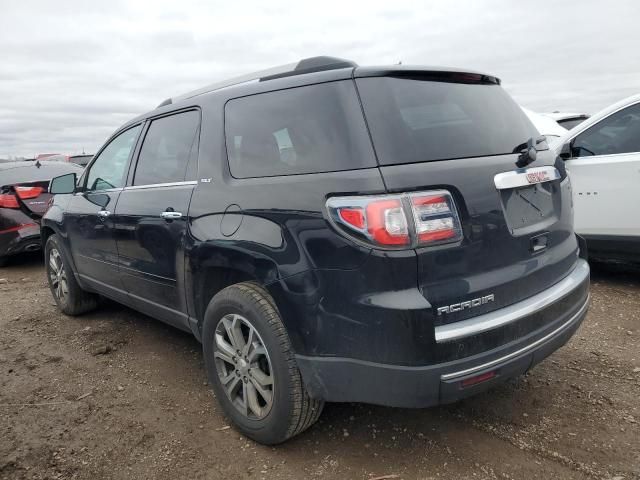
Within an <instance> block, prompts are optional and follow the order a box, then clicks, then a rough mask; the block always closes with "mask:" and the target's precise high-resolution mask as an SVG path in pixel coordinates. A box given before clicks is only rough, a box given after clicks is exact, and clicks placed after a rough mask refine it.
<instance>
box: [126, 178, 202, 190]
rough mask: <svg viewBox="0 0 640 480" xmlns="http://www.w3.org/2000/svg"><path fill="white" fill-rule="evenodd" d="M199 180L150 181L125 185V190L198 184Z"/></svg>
mask: <svg viewBox="0 0 640 480" xmlns="http://www.w3.org/2000/svg"><path fill="white" fill-rule="evenodd" d="M197 184H198V181H197V180H189V181H186V182H169V183H150V184H148V185H130V186H128V187H124V190H145V189H147V188H161V187H182V186H185V185H197Z"/></svg>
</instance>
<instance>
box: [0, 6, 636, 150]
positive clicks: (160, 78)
mask: <svg viewBox="0 0 640 480" xmlns="http://www.w3.org/2000/svg"><path fill="white" fill-rule="evenodd" d="M639 20H640V1H638V0H628V1H625V0H609V1H607V2H604V1H585V0H575V1H562V0H556V1H546V0H538V1H510V0H503V1H500V0H496V1H466V2H463V1H455V2H450V1H444V0H438V1H432V2H427V1H419V2H403V1H401V0H384V1H380V2H378V1H374V0H367V1H363V2H349V1H348V0H340V1H333V0H322V1H312V2H304V1H300V0H297V1H293V2H279V1H278V0H267V1H265V0H260V1H255V2H243V1H240V0H235V1H234V0H226V1H190V0H179V1H176V0H169V1H164V0H152V1H135V2H134V1H128V2H127V1H118V0H108V1H96V2H93V1H84V0H82V1H66V0H58V1H49V0H44V1H31V0H0V61H1V62H2V63H1V66H0V97H1V99H2V102H1V103H0V157H6V156H8V155H25V156H33V155H35V154H38V153H46V152H52V153H53V152H57V153H79V152H81V151H82V150H83V149H84V150H85V151H86V152H87V153H93V152H95V150H96V149H97V148H98V147H99V146H100V145H101V144H102V143H103V142H104V140H105V139H106V137H107V136H109V134H110V133H112V132H113V130H115V129H116V128H117V127H118V126H119V125H121V124H122V123H124V122H125V121H127V120H128V119H130V118H131V117H134V116H136V115H138V114H140V113H143V112H145V111H147V110H150V109H152V108H154V107H155V106H156V105H157V104H158V103H159V102H160V101H162V100H163V99H165V98H167V97H170V96H175V95H178V94H180V93H184V92H186V91H189V90H192V89H195V88H198V87H201V86H204V85H206V84H209V83H213V82H214V81H217V80H222V79H225V78H228V77H230V76H235V75H240V74H243V73H247V72H251V71H253V70H259V69H263V68H267V67H271V66H275V65H280V64H286V63H290V62H293V61H296V60H299V59H301V58H305V57H310V56H315V55H334V56H340V57H344V58H349V59H352V60H355V61H356V62H358V63H359V64H361V65H367V64H368V65H372V64H389V63H397V62H398V61H402V63H404V64H426V65H446V66H457V67H466V68H470V69H475V70H481V71H486V72H487V73H491V74H494V75H497V76H498V77H500V78H501V79H502V81H503V85H504V87H505V88H506V89H507V90H508V91H509V92H510V93H511V94H512V95H513V96H514V97H515V98H516V100H517V101H518V102H519V103H520V104H521V105H523V106H526V107H529V108H531V109H533V110H536V111H540V112H544V111H553V110H561V111H562V110H564V111H580V112H582V111H586V112H590V113H593V112H595V111H597V110H599V109H601V108H603V107H605V106H607V105H608V104H610V103H613V102H614V101H617V100H619V99H621V98H624V97H626V96H629V95H632V94H634V93H638V92H640V55H639V53H638V47H640V28H639V27H638V21H639Z"/></svg>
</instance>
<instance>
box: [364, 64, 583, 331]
mask: <svg viewBox="0 0 640 480" xmlns="http://www.w3.org/2000/svg"><path fill="white" fill-rule="evenodd" d="M379 75H380V72H376V71H366V70H362V69H360V70H359V71H357V74H356V77H360V78H356V83H357V86H358V90H359V93H360V95H361V98H362V103H363V107H364V112H365V115H366V118H367V122H368V124H369V127H370V130H371V135H372V139H373V144H374V146H375V149H376V153H377V156H378V161H379V164H380V170H381V172H382V176H383V179H384V182H385V184H386V187H387V189H388V191H389V192H407V191H408V192H411V191H425V190H443V189H444V190H448V191H449V192H450V193H451V195H452V197H453V199H454V202H455V204H456V207H457V210H458V214H459V216H460V222H461V227H462V231H463V238H462V240H460V241H458V242H455V243H449V244H442V245H437V246H432V247H427V248H421V247H418V248H417V249H416V253H417V256H418V281H419V287H420V289H421V291H422V293H423V295H424V296H425V298H426V299H427V300H428V301H429V302H430V304H431V305H432V306H433V315H434V322H435V324H436V325H437V324H443V323H449V322H455V321H460V320H463V319H466V318H470V317H472V316H476V315H478V314H481V313H486V312H489V311H492V310H496V309H499V308H501V307H504V306H507V305H510V304H513V303H516V302H518V301H520V300H523V299H525V298H527V297H530V296H532V295H534V294H536V293H538V292H540V291H542V290H544V289H547V288H549V287H551V286H552V285H553V284H555V283H557V282H558V281H560V280H561V279H562V278H563V277H565V276H566V275H567V274H568V273H570V271H571V269H572V268H573V266H574V265H575V263H576V260H577V251H578V245H577V241H576V238H575V235H574V234H573V226H572V223H573V211H572V204H571V191H570V184H569V182H568V181H564V180H565V176H566V174H565V172H564V168H563V166H562V164H561V161H560V160H556V158H555V156H554V155H553V154H552V153H551V152H549V151H548V149H546V143H545V142H542V143H540V145H538V148H540V149H541V150H542V149H546V150H545V151H538V152H537V159H536V160H535V161H533V162H531V163H530V165H528V166H527V168H534V170H528V171H524V170H523V169H518V167H516V162H517V161H518V158H519V152H520V151H521V150H523V149H525V147H526V146H527V141H528V140H530V139H534V141H533V143H534V145H535V139H536V138H537V137H538V136H539V133H538V132H537V131H536V130H535V127H534V126H533V125H532V124H531V123H530V121H529V120H528V119H527V118H526V116H525V115H524V114H523V112H522V110H521V109H520V108H519V107H518V105H516V104H515V102H514V101H513V100H512V99H511V98H510V97H509V95H507V94H506V92H505V91H504V90H503V89H502V87H500V85H499V81H497V80H496V79H495V78H493V77H487V76H484V75H477V74H467V73H456V72H419V71H416V72H414V71H406V70H405V71H401V72H396V73H393V72H391V73H387V74H385V76H379ZM545 166H546V167H548V168H538V169H535V167H545ZM536 172H539V173H536ZM502 174H504V175H502ZM496 183H498V186H499V187H500V188H497V186H496ZM483 299H484V300H483ZM460 304H462V307H461V306H460ZM450 306H454V307H453V308H451V309H450V310H449V311H447V307H450ZM439 309H442V310H440V311H439ZM504 340H506V339H504V338H503V339H502V341H504Z"/></svg>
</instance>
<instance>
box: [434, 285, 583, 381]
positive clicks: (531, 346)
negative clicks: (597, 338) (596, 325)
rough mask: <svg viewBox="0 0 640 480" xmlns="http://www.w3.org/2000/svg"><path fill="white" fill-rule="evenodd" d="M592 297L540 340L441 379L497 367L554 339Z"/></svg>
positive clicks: (580, 312)
mask: <svg viewBox="0 0 640 480" xmlns="http://www.w3.org/2000/svg"><path fill="white" fill-rule="evenodd" d="M590 298H591V297H590V296H589V297H587V300H586V302H585V303H584V305H582V307H580V310H578V311H577V312H576V313H575V314H574V315H572V316H571V318H570V319H569V320H567V321H566V322H564V323H563V324H562V325H560V326H559V327H558V328H556V329H555V330H554V331H552V332H551V333H548V334H547V335H545V336H544V337H542V338H539V339H538V340H536V341H535V342H533V343H530V344H529V345H527V346H526V347H522V348H521V349H519V350H516V351H515V352H511V353H509V354H508V355H504V356H503V357H500V358H496V359H495V360H491V361H490V362H487V363H483V364H482V365H476V366H474V367H470V368H467V369H465V370H460V371H457V372H453V373H447V374H445V375H441V376H440V379H441V380H452V379H455V378H458V377H464V376H466V375H470V374H472V373H476V372H479V371H481V370H485V369H487V368H491V367H495V366H496V365H499V364H501V363H503V362H506V361H508V360H511V359H513V358H515V357H518V356H520V355H524V354H526V353H528V352H529V351H531V350H533V349H534V348H536V347H538V346H539V345H541V344H543V343H545V342H546V341H548V340H550V339H552V338H553V337H555V336H556V335H558V334H559V333H561V332H562V331H563V330H564V329H566V328H567V327H569V326H570V325H571V324H572V323H573V322H575V321H576V319H577V318H579V317H580V316H582V315H584V314H585V313H586V311H587V309H588V308H589V300H590Z"/></svg>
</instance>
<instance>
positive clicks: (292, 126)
mask: <svg viewBox="0 0 640 480" xmlns="http://www.w3.org/2000/svg"><path fill="white" fill-rule="evenodd" d="M225 134H226V142H227V151H228V154H229V167H230V169H231V174H232V175H233V176H234V177H236V178H250V177H270V176H276V175H292V174H300V173H319V172H333V171H340V170H353V169H359V168H366V167H375V166H376V162H375V157H374V155H373V150H372V147H371V142H370V140H369V137H368V134H367V130H366V127H365V124H364V119H363V117H362V111H361V109H360V105H359V102H358V98H357V95H356V91H355V87H354V85H353V82H352V81H351V80H348V81H341V82H331V83H323V84H318V85H309V86H304V87H297V88H291V89H288V90H279V91H276V92H268V93H261V94H257V95H251V96H248V97H242V98H237V99H234V100H230V101H229V102H227V104H226V106H225Z"/></svg>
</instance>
